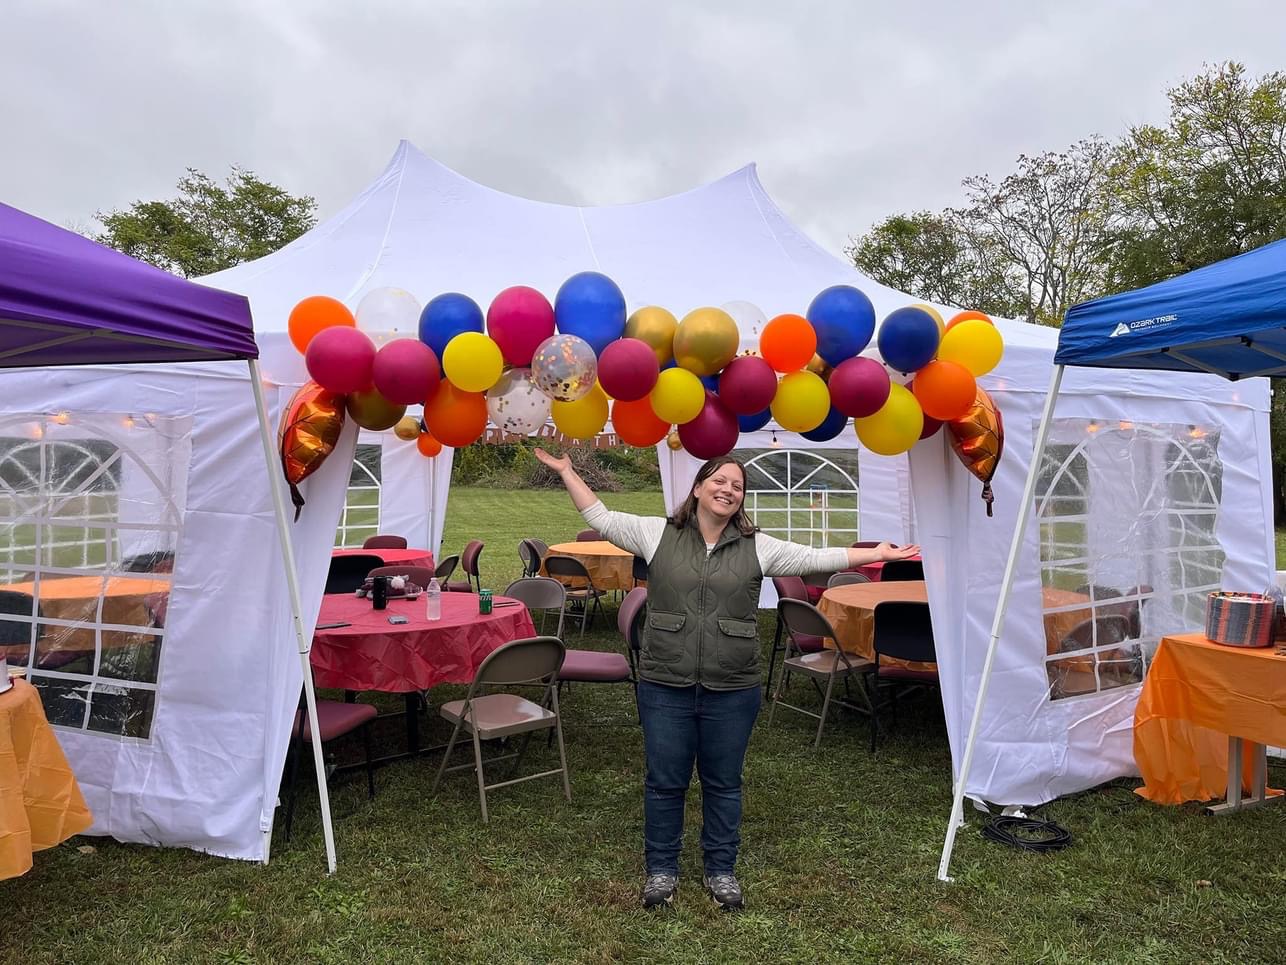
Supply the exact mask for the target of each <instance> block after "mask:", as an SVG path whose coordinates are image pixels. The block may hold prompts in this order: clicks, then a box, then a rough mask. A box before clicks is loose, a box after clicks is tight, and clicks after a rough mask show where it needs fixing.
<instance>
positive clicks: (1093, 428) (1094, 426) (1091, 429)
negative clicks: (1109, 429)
mask: <svg viewBox="0 0 1286 965" xmlns="http://www.w3.org/2000/svg"><path fill="white" fill-rule="evenodd" d="M1098 430H1099V424H1098V422H1097V421H1096V420H1093V419H1091V420H1090V424H1089V425H1087V426H1086V427H1085V431H1086V432H1088V433H1089V434H1090V435H1093V434H1094V433H1096V432H1098Z"/></svg>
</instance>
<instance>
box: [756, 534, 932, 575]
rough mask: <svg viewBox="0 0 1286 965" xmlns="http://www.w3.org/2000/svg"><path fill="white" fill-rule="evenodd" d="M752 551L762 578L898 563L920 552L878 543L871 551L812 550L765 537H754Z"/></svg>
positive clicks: (854, 549)
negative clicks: (893, 561) (882, 563)
mask: <svg viewBox="0 0 1286 965" xmlns="http://www.w3.org/2000/svg"><path fill="white" fill-rule="evenodd" d="M755 549H756V551H757V552H758V554H759V566H760V569H761V570H762V571H763V574H764V576H807V575H808V574H809V573H834V572H837V571H839V570H844V569H852V568H854V567H858V566H863V565H865V564H867V563H876V562H879V561H881V560H902V559H906V558H907V557H908V556H915V555H916V554H917V553H919V552H920V547H918V546H902V547H897V548H895V547H892V546H890V545H889V544H888V543H881V544H880V545H879V546H873V547H843V546H833V547H827V548H825V549H813V548H812V547H811V546H801V545H800V544H799V543H792V542H789V541H787V540H784V539H778V538H777V537H775V536H769V535H768V534H767V533H756V534H755Z"/></svg>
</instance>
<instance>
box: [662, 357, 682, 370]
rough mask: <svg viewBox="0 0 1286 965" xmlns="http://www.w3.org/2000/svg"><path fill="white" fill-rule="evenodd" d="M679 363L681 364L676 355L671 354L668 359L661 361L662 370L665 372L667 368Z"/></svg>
mask: <svg viewBox="0 0 1286 965" xmlns="http://www.w3.org/2000/svg"><path fill="white" fill-rule="evenodd" d="M678 364H679V363H678V362H676V361H674V356H673V355H671V356H670V357H669V358H668V359H666V360H665V361H664V362H663V363H661V371H662V372H664V371H665V370H666V369H672V368H674V367H675V366H676V365H678Z"/></svg>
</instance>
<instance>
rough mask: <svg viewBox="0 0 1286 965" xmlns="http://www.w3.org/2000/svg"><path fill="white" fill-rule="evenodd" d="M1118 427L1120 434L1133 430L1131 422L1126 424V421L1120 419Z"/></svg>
mask: <svg viewBox="0 0 1286 965" xmlns="http://www.w3.org/2000/svg"><path fill="white" fill-rule="evenodd" d="M1118 425H1119V427H1120V429H1121V431H1122V432H1128V431H1129V430H1131V429H1133V428H1134V423H1133V422H1128V421H1126V420H1125V419H1122V420H1121V421H1120V422H1119V423H1118Z"/></svg>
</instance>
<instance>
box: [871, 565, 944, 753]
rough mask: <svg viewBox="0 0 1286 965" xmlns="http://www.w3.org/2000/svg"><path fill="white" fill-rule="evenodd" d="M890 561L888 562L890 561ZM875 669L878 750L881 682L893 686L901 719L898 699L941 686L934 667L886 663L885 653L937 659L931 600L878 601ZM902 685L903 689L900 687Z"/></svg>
mask: <svg viewBox="0 0 1286 965" xmlns="http://www.w3.org/2000/svg"><path fill="white" fill-rule="evenodd" d="M886 565H887V564H886ZM872 646H873V647H874V649H875V672H874V673H872V674H871V675H870V677H869V678H868V680H869V681H870V687H871V753H875V741H876V734H877V732H878V730H879V727H880V719H879V699H878V698H879V690H880V686H881V684H887V685H889V687H890V688H891V692H890V695H889V697H890V699H889V707H890V710H891V711H892V713H893V719H894V720H897V700H898V697H900V696H903V695H905V694H906V693H907V692H909V691H910V690H913V689H915V688H916V687H939V686H940V685H939V682H938V674H937V671H934V670H912V669H911V668H909V667H904V666H901V665H900V664H889V663H884V664H882V665H881V663H880V658H881V657H892V658H894V659H896V660H904V661H907V662H908V663H937V660H938V655H937V650H936V649H935V647H934V645H933V621H932V620H931V619H930V617H929V604H927V603H911V602H907V601H903V600H890V601H888V602H886V603H877V604H876V605H875V633H874V638H873V641H872ZM899 686H901V687H902V692H901V693H898V690H897V688H898V687H899Z"/></svg>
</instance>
